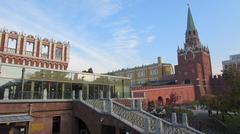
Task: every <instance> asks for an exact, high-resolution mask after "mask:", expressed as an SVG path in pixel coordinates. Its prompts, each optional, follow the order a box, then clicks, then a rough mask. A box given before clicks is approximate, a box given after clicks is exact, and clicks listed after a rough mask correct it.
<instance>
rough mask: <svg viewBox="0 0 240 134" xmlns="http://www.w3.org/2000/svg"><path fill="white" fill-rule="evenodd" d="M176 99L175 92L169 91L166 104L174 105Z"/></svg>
mask: <svg viewBox="0 0 240 134" xmlns="http://www.w3.org/2000/svg"><path fill="white" fill-rule="evenodd" d="M177 101H178V97H177V94H176V93H171V94H170V96H169V100H168V105H170V106H172V107H173V106H175V104H176V102H177Z"/></svg>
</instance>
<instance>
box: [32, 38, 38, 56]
mask: <svg viewBox="0 0 240 134" xmlns="http://www.w3.org/2000/svg"><path fill="white" fill-rule="evenodd" d="M37 43H38V40H37V39H35V41H34V46H33V56H34V57H36V56H37Z"/></svg>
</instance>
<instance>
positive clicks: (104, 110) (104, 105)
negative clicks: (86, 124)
mask: <svg viewBox="0 0 240 134" xmlns="http://www.w3.org/2000/svg"><path fill="white" fill-rule="evenodd" d="M103 112H106V102H105V100H103Z"/></svg>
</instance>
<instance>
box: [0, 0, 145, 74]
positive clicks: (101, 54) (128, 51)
mask: <svg viewBox="0 0 240 134" xmlns="http://www.w3.org/2000/svg"><path fill="white" fill-rule="evenodd" d="M89 2H90V5H91V8H90V9H93V10H94V12H96V16H95V18H96V19H98V20H101V19H104V18H106V17H108V16H111V15H113V14H115V13H117V12H118V11H119V10H120V9H121V2H120V1H117V2H115V3H114V2H112V1H109V0H101V1H95V2H96V3H94V2H93V0H90V1H89ZM15 5H19V6H15ZM90 5H89V6H90ZM0 12H1V14H0V25H1V26H5V27H6V28H8V29H10V30H16V31H18V32H22V31H23V32H25V33H26V34H32V35H38V34H39V35H40V36H42V37H47V38H54V39H56V40H61V41H64V40H66V41H70V45H71V54H70V63H69V69H71V70H78V71H81V70H86V69H87V68H89V67H92V68H93V69H94V71H95V72H108V71H112V70H116V69H119V68H122V67H126V66H128V65H133V64H138V63H141V62H142V60H141V58H140V57H139V55H138V52H137V50H136V47H137V46H138V44H139V36H138V34H137V31H136V30H135V29H134V28H132V27H130V26H129V27H120V28H116V29H115V30H114V31H113V32H114V34H113V37H112V38H110V37H109V38H108V39H106V40H105V41H98V40H93V39H91V38H83V37H82V36H81V33H83V34H85V33H88V34H91V32H89V31H88V30H81V31H78V32H79V33H76V32H75V31H74V27H70V28H69V27H66V26H65V24H63V23H62V22H61V21H58V20H56V19H55V18H54V17H53V16H52V14H50V13H49V12H45V10H42V9H39V8H38V5H36V4H35V3H34V2H29V1H27V2H26V1H15V3H14V4H11V3H5V4H4V5H0ZM86 21H87V23H89V21H88V20H86ZM124 23H128V22H127V21H125V22H124ZM102 46H106V47H107V48H108V47H109V49H106V48H103V47H102Z"/></svg>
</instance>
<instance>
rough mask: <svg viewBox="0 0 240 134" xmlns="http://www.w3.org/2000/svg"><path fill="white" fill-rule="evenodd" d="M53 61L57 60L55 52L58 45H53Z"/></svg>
mask: <svg viewBox="0 0 240 134" xmlns="http://www.w3.org/2000/svg"><path fill="white" fill-rule="evenodd" d="M53 45H54V46H53V60H55V51H56V44H55V43H54V44H53Z"/></svg>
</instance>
